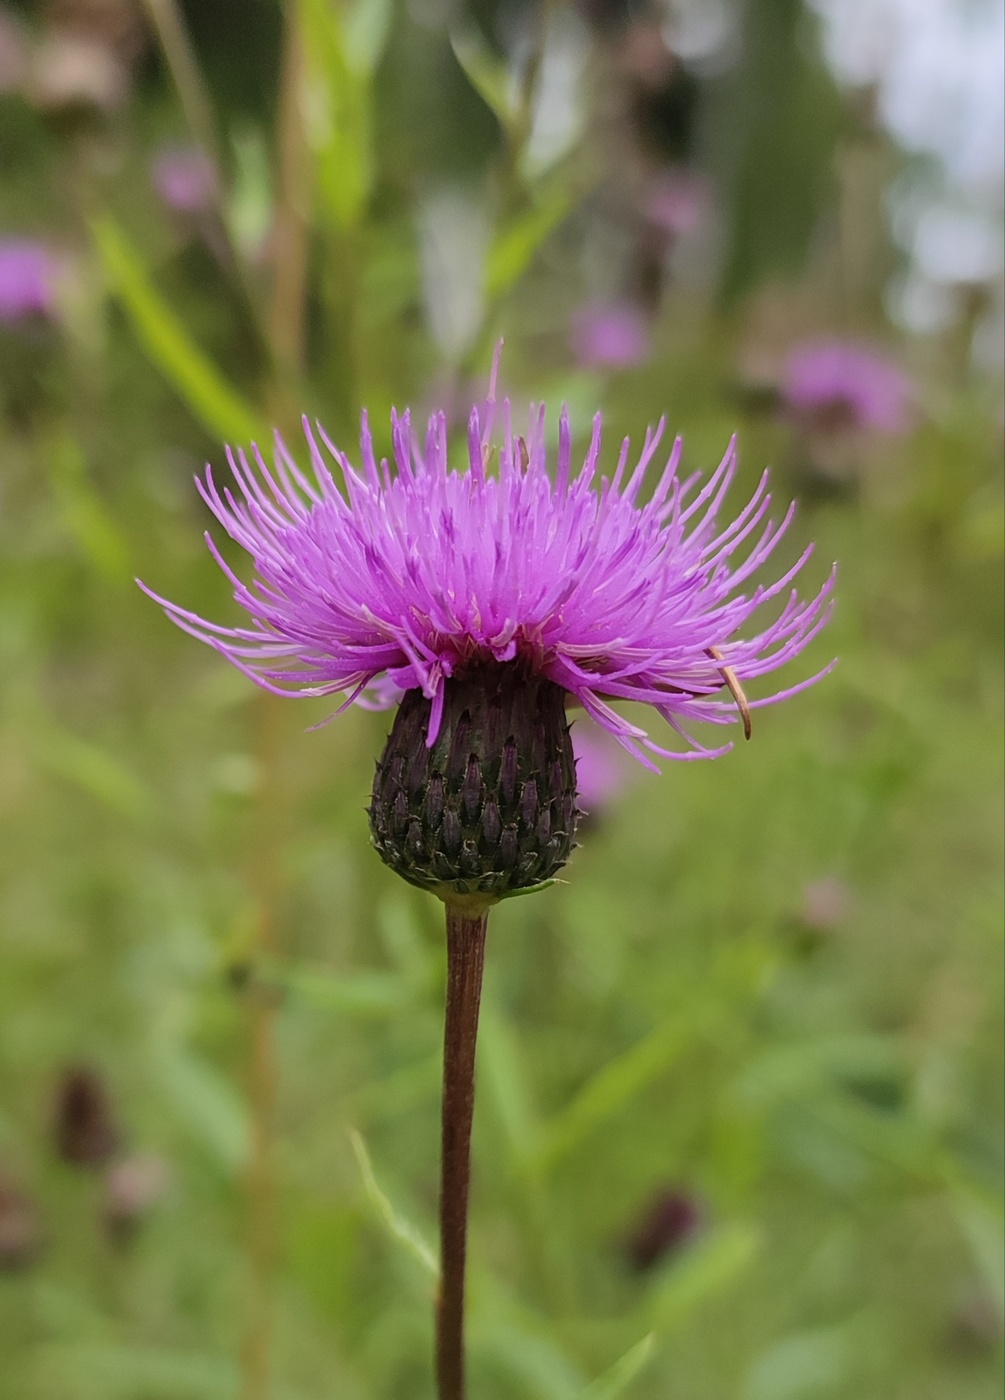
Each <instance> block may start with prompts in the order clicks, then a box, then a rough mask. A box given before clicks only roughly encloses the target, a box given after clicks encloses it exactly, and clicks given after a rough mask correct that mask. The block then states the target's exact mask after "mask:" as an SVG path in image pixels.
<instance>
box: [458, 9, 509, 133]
mask: <svg viewBox="0 0 1005 1400" xmlns="http://www.w3.org/2000/svg"><path fill="white" fill-rule="evenodd" d="M450 46H451V48H452V49H453V51H454V56H455V58H456V59H457V62H458V63H459V64H460V65H461V67H462V68H463V69H464V72H465V74H466V75H467V78H468V81H469V82H470V83H471V86H472V87H473V88H474V89H475V91H476V92H477V93H478V95H479V96H480V97H481V98H482V99H483V101H484V102H485V103H486V105H487V106H488V107H490V108H491V110H492V111H493V112H494V113H495V115H496V116H497V117H498V118H499V120H500V122H501V123H502V124H503V126H505V127H508V126H509V125H510V124H511V122H512V121H513V120H514V116H515V110H514V91H513V89H514V85H513V81H512V78H511V76H510V72H509V69H508V68H507V67H506V64H505V63H504V62H503V60H502V59H500V58H497V57H496V56H495V54H494V53H493V52H492V50H491V49H490V48H489V46H488V44H486V42H485V40H484V39H483V38H482V36H481V34H480V33H479V32H478V30H477V29H475V28H474V26H473V25H472V26H468V27H466V28H465V29H463V30H461V29H458V30H455V31H454V32H453V33H452V34H451V36H450Z"/></svg>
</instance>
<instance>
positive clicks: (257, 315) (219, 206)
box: [144, 0, 276, 374]
mask: <svg viewBox="0 0 1005 1400" xmlns="http://www.w3.org/2000/svg"><path fill="white" fill-rule="evenodd" d="M144 4H145V6H146V11H147V14H148V15H149V17H150V23H151V24H152V25H153V28H154V30H155V32H156V34H157V39H158V42H159V43H160V46H161V49H162V50H163V52H164V58H165V60H166V62H167V66H168V70H169V72H170V74H171V78H172V81H173V82H174V85H175V88H176V89H177V92H178V99H179V101H180V102H181V106H182V111H183V112H184V114H185V120H186V122H187V123H188V127H189V130H190V131H191V133H192V138H193V140H194V141H195V143H196V145H197V146H198V147H199V149H200V150H201V151H202V152H203V154H204V155H205V156H207V157H208V158H209V160H210V161H212V164H213V170H214V172H215V176H216V179H215V182H214V194H213V211H212V216H213V223H214V225H215V227H214V230H213V231H214V234H215V235H216V237H214V238H211V239H208V240H207V241H208V243H209V246H210V250H211V251H218V253H219V254H220V259H219V260H220V261H221V263H222V266H223V269H224V272H225V273H226V274H227V275H228V276H229V277H230V278H231V280H232V282H233V283H234V285H235V287H236V289H237V291H238V293H239V294H240V296H241V298H242V300H243V301H244V303H245V307H246V309H247V312H248V314H249V316H250V319H251V326H252V329H253V330H254V332H255V336H256V339H257V341H258V342H259V346H260V349H261V352H262V354H263V356H264V359H265V363H266V364H267V365H268V367H269V369H270V371H271V372H272V373H273V374H275V371H276V353H275V349H274V347H273V344H272V341H271V339H270V336H269V334H268V327H266V325H265V324H264V322H263V319H262V314H261V308H260V306H259V303H258V298H257V296H256V294H255V289H254V287H253V286H252V285H251V283H250V281H249V279H248V276H247V269H246V267H245V264H244V259H243V258H242V257H241V254H240V251H239V250H238V248H237V247H236V245H235V243H234V239H233V236H232V233H231V228H230V220H229V218H228V216H227V205H226V198H225V194H224V178H223V144H222V142H221V140H220V134H219V130H218V128H217V124H216V118H215V116H214V115H213V103H212V100H211V99H210V96H209V93H208V91H207V90H206V85H205V83H204V82H203V80H202V76H201V74H200V72H199V64H198V61H197V60H196V56H195V53H194V51H193V49H192V45H191V43H190V41H189V37H188V31H187V30H186V28H185V20H184V17H183V15H182V12H181V9H180V7H179V5H178V3H177V0H144ZM218 240H219V245H220V246H219V248H218V249H217V248H216V247H214V245H216V244H217V242H218Z"/></svg>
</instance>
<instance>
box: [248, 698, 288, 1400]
mask: <svg viewBox="0 0 1005 1400" xmlns="http://www.w3.org/2000/svg"><path fill="white" fill-rule="evenodd" d="M281 704H282V702H281V701H279V700H277V698H276V697H275V696H274V695H269V694H268V693H265V692H263V693H262V694H261V695H258V696H257V697H256V698H255V706H254V717H253V721H254V726H255V744H254V747H255V754H256V757H257V759H258V763H259V766H260V771H261V774H262V778H261V785H260V788H259V793H258V802H257V808H256V813H255V817H256V839H255V842H254V848H253V851H252V869H251V873H250V883H251V889H252V897H253V900H254V927H253V930H252V946H251V957H252V965H253V967H255V968H256V969H257V968H258V967H260V966H261V965H263V964H265V963H271V962H272V961H273V960H274V958H275V956H276V933H275V923H274V912H273V911H274V909H275V904H276V893H277V889H278V883H279V832H278V822H277V814H278V812H279V809H280V801H279V798H280V794H279V792H278V790H277V789H278V784H277V774H278V772H279V762H278V758H279V749H280V746H281V728H280V725H281V708H280V707H281ZM248 1007H249V1019H248V1040H249V1047H248V1071H247V1073H248V1099H249V1104H250V1109H251V1156H250V1160H249V1163H248V1175H247V1209H248V1265H249V1300H248V1320H247V1330H246V1332H245V1338H244V1347H243V1352H242V1358H241V1361H242V1390H241V1393H242V1396H243V1397H244V1400H268V1397H269V1387H270V1376H271V1346H272V1279H273V1275H274V1272H275V1264H276V1187H275V1166H274V1160H273V1139H274V1131H275V1108H276V1088H277V1071H276V1057H275V1035H274V1029H275V1027H274V1023H275V1016H276V1001H275V997H274V996H273V995H272V993H271V990H270V988H268V987H267V986H264V985H261V984H259V982H258V981H257V979H256V980H255V981H253V983H252V986H251V990H250V995H249V1000H248Z"/></svg>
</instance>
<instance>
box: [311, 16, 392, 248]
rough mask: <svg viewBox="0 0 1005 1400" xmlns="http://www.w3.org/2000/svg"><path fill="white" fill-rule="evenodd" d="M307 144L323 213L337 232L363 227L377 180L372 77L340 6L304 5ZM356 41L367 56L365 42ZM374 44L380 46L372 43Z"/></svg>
mask: <svg viewBox="0 0 1005 1400" xmlns="http://www.w3.org/2000/svg"><path fill="white" fill-rule="evenodd" d="M302 15H303V22H304V32H305V35H306V40H307V54H308V68H309V71H308V78H307V84H306V113H307V140H308V142H309V144H310V147H311V149H312V150H313V152H314V155H315V158H316V160H317V174H318V194H319V197H320V204H321V212H322V214H323V215H324V216H325V217H326V218H327V221H328V223H329V224H330V225H332V226H333V227H334V228H336V229H339V230H341V231H343V232H344V231H345V230H347V229H351V228H352V227H354V225H355V224H357V223H358V222H359V219H360V217H361V215H362V213H363V210H364V208H365V207H366V202H367V200H368V199H369V196H370V191H371V189H372V188H373V180H374V158H373V134H372V125H373V122H372V100H371V84H370V72H369V70H368V67H367V65H366V63H365V62H364V61H363V59H362V58H361V57H360V55H359V54H356V55H355V57H354V55H353V52H352V46H351V44H350V41H349V37H348V35H347V32H346V29H345V27H344V26H343V23H342V21H341V20H340V18H339V13H338V10H337V8H336V7H335V6H334V5H331V4H328V3H326V2H325V0H303V9H302ZM356 42H357V43H358V44H359V45H360V46H361V48H362V49H363V51H364V52H365V51H366V45H365V43H364V41H363V39H361V38H358V39H357V40H356ZM371 42H374V41H372V40H371Z"/></svg>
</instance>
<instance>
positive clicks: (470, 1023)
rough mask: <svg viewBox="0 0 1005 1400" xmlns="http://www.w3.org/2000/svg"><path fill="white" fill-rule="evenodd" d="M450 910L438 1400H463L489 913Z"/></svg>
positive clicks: (444, 1076) (461, 909)
mask: <svg viewBox="0 0 1005 1400" xmlns="http://www.w3.org/2000/svg"><path fill="white" fill-rule="evenodd" d="M446 909H447V1004H446V1020H445V1026H444V1033H443V1110H442V1114H443V1117H442V1122H443V1137H442V1153H441V1159H440V1292H439V1298H438V1300H437V1307H436V1381H437V1393H438V1395H439V1400H464V1393H465V1392H464V1270H465V1262H466V1257H467V1236H468V1186H469V1183H470V1179H471V1124H472V1119H473V1117H474V1107H475V1044H476V1041H477V1038H478V1008H479V1006H480V1004H481V996H482V973H483V970H484V966H485V931H486V928H487V925H488V913H487V911H485V910H482V911H481V912H471V911H469V910H467V909H465V908H463V907H461V906H459V905H457V904H448V905H447V906H446Z"/></svg>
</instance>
